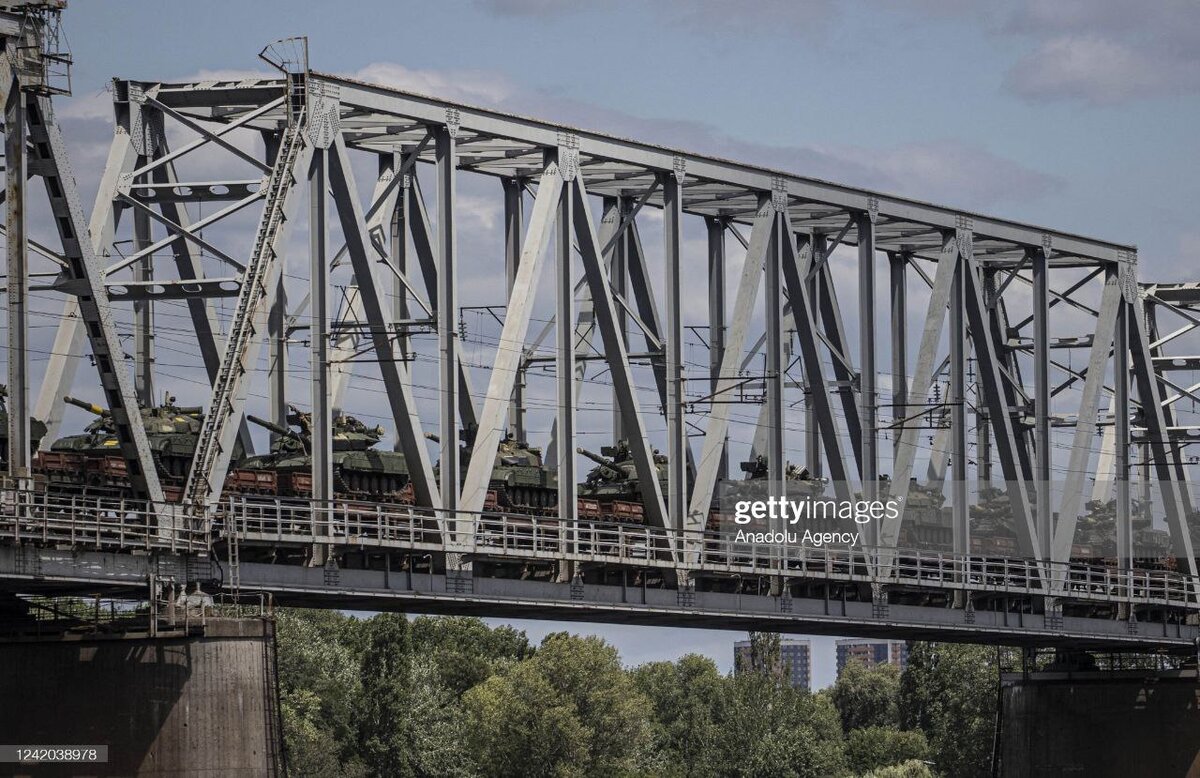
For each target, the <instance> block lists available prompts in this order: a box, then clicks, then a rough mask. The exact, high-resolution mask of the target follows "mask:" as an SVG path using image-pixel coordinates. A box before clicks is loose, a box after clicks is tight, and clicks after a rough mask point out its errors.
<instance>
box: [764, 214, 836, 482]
mask: <svg viewBox="0 0 1200 778" xmlns="http://www.w3.org/2000/svg"><path fill="white" fill-rule="evenodd" d="M793 234H794V233H793V231H792V223H791V218H790V217H789V216H788V214H787V211H784V212H783V213H782V214H781V216H780V219H779V234H778V237H777V240H778V241H779V242H780V243H781V244H782V248H783V257H782V260H783V268H782V270H783V281H784V285H785V286H786V287H787V290H788V299H789V300H790V301H791V303H792V317H793V320H794V321H795V322H796V341H797V343H798V344H799V346H800V362H801V364H802V365H803V368H804V382H805V383H806V384H807V385H808V391H809V397H808V399H809V402H811V403H813V412H814V418H815V421H816V424H817V427H818V429H819V430H820V436H821V444H822V446H823V447H824V449H825V459H826V466H827V467H828V468H829V477H830V479H831V480H832V481H833V485H834V493H835V494H836V495H837V498H838V499H839V500H850V499H852V495H851V493H850V473H849V471H848V470H847V469H846V458H845V453H844V452H843V451H842V439H841V436H839V435H838V431H837V423H836V420H835V419H834V412H833V400H832V398H830V396H829V387H828V385H827V384H826V383H825V370H824V368H823V367H822V365H821V351H820V347H819V345H818V336H817V321H816V316H817V312H816V310H815V309H814V306H813V300H812V297H811V295H810V289H809V285H808V283H806V278H805V273H804V272H803V268H804V267H806V266H807V265H808V264H809V263H808V262H807V261H805V255H806V254H809V252H810V251H811V244H810V242H809V241H806V242H805V245H804V247H803V248H802V249H801V250H800V251H797V250H796V242H795V240H794V239H793V237H792V236H793ZM780 465H781V467H780V472H781V473H782V472H783V468H782V463H780Z"/></svg>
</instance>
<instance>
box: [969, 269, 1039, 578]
mask: <svg viewBox="0 0 1200 778" xmlns="http://www.w3.org/2000/svg"><path fill="white" fill-rule="evenodd" d="M960 270H961V272H963V273H964V275H965V277H966V282H967V283H966V307H967V311H966V313H967V323H968V326H969V327H970V329H971V332H972V334H973V337H972V342H973V344H974V346H975V360H976V362H977V364H978V368H979V378H980V380H979V387H980V390H981V392H982V394H983V398H984V402H985V403H986V404H987V407H988V414H989V416H990V418H991V424H990V425H989V426H990V427H991V433H992V436H993V438H994V440H995V443H996V453H997V456H998V457H999V459H1000V469H1001V471H1002V472H1003V473H1004V483H1005V490H1006V491H1007V493H1008V502H1009V506H1010V507H1011V509H1012V511H1013V522H1014V524H1015V525H1016V531H1017V538H1018V540H1019V541H1020V543H1021V547H1022V550H1023V551H1024V552H1025V553H1026V554H1028V555H1030V556H1031V557H1032V558H1034V559H1043V560H1044V558H1045V548H1046V545H1045V544H1043V543H1040V542H1039V538H1038V532H1037V528H1036V527H1034V524H1033V511H1032V508H1031V506H1030V504H1029V492H1028V490H1027V488H1026V484H1027V483H1028V481H1027V480H1026V477H1025V473H1024V472H1023V469H1022V467H1021V463H1020V459H1019V454H1018V452H1017V446H1018V442H1017V433H1016V430H1015V428H1014V424H1013V418H1012V413H1011V411H1010V410H1009V404H1008V396H1007V395H1006V393H1005V392H1004V390H1003V384H1002V381H1003V380H1004V379H1003V378H1002V377H1001V375H1000V373H1001V369H1002V366H1001V362H1000V352H999V348H998V346H997V344H996V342H995V339H994V337H993V333H992V328H991V316H990V313H989V311H988V309H987V300H986V299H985V297H984V292H983V279H982V277H981V273H980V270H979V266H978V263H977V261H976V260H974V259H973V258H972V257H970V256H966V257H963V258H962V264H961V268H960ZM963 475H965V473H964V474H963ZM956 476H957V474H956Z"/></svg>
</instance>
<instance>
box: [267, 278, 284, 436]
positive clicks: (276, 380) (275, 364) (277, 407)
mask: <svg viewBox="0 0 1200 778" xmlns="http://www.w3.org/2000/svg"><path fill="white" fill-rule="evenodd" d="M284 275H285V274H283V273H280V274H279V281H278V282H277V283H276V285H275V299H274V300H272V301H271V311H270V313H269V314H268V315H267V395H268V397H267V402H268V404H269V405H270V408H271V417H270V418H271V421H273V422H274V423H276V424H278V425H279V426H281V427H286V426H287V319H288V316H287V294H286V293H285V291H284ZM278 437H279V434H278V433H276V432H272V433H271V440H275V439H276V438H278Z"/></svg>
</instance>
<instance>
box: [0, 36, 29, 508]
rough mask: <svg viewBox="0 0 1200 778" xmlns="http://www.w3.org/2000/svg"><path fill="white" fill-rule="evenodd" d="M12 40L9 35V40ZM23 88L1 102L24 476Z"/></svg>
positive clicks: (13, 386) (18, 441)
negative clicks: (3, 102) (2, 107)
mask: <svg viewBox="0 0 1200 778" xmlns="http://www.w3.org/2000/svg"><path fill="white" fill-rule="evenodd" d="M11 43H13V42H12V41H10V44H11ZM25 132H26V128H25V92H24V90H23V89H22V88H21V84H20V82H19V81H18V80H17V79H16V78H15V77H14V78H13V79H12V80H11V81H10V83H9V88H8V97H7V100H6V102H5V105H4V179H5V200H6V203H5V204H6V210H7V221H6V222H5V225H6V227H7V236H6V238H5V241H6V248H7V256H8V280H7V287H8V474H9V476H10V477H11V478H12V479H13V481H14V483H16V484H17V485H23V481H24V480H25V479H28V478H29V459H30V456H29V246H28V240H29V236H28V234H27V233H26V228H25V176H26V162H27V160H26V156H25V140H26V134H25Z"/></svg>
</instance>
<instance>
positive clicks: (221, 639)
mask: <svg viewBox="0 0 1200 778" xmlns="http://www.w3.org/2000/svg"><path fill="white" fill-rule="evenodd" d="M40 624H44V622H29V629H28V630H26V631H25V633H24V634H21V633H18V634H16V635H13V636H7V637H5V638H3V639H0V667H3V668H5V671H4V672H3V673H0V699H3V700H5V701H6V702H5V704H4V705H0V732H3V733H4V735H5V738H6V742H10V743H22V744H36V745H76V746H84V745H88V746H100V745H103V746H107V747H108V754H107V759H108V761H107V763H106V764H94V765H92V764H89V765H86V766H85V765H82V764H63V765H59V767H60V768H62V769H61V771H60V770H56V769H55V768H54V767H49V766H46V767H39V768H31V769H34V770H35V771H36V774H37V775H74V774H80V773H82V774H86V775H122V776H167V775H169V776H172V777H173V778H176V777H178V776H202V775H205V776H207V775H238V776H263V777H267V776H276V775H283V774H284V769H283V747H282V732H281V724H280V718H279V705H278V688H277V683H276V680H277V679H276V673H275V632H274V622H272V621H270V620H268V619H258V618H255V619H232V618H207V619H205V620H204V621H203V623H201V624H197V623H195V622H194V621H193V622H192V623H191V624H190V626H189V627H184V628H182V629H175V630H163V629H160V630H159V634H158V636H157V637H151V636H150V634H149V633H148V632H145V631H141V632H136V633H134V632H125V633H118V634H116V635H115V636H103V637H100V636H93V635H86V636H80V635H77V634H72V633H71V632H70V631H66V632H60V633H58V634H54V635H51V636H48V637H47V636H45V634H43V635H41V636H37V635H35V634H33V632H32V630H33V628H34V627H35V626H38V625H40ZM10 766H12V765H10Z"/></svg>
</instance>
